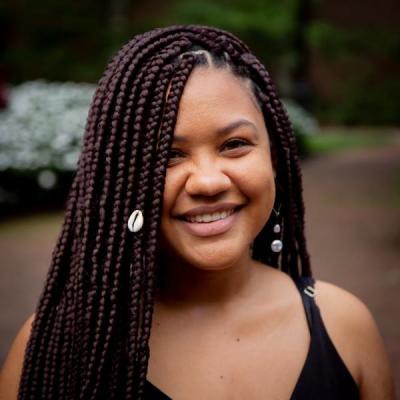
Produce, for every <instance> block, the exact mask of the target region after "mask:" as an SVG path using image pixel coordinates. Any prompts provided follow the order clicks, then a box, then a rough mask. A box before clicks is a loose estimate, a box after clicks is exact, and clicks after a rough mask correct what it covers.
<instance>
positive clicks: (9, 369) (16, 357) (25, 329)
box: [0, 314, 35, 400]
mask: <svg viewBox="0 0 400 400" xmlns="http://www.w3.org/2000/svg"><path fill="white" fill-rule="evenodd" d="M34 317H35V315H34V314H32V315H31V316H30V317H29V318H28V319H27V320H26V321H25V323H24V324H23V326H22V327H21V329H20V330H19V332H18V334H17V336H16V337H15V339H14V341H13V343H12V345H11V347H10V350H9V352H8V354H7V357H6V360H5V361H4V364H3V367H2V369H1V372H0V399H2V400H13V399H16V398H17V395H18V386H19V380H20V377H21V372H22V365H23V361H24V355H25V348H26V344H27V342H28V340H29V336H30V333H31V326H32V322H33V319H34Z"/></svg>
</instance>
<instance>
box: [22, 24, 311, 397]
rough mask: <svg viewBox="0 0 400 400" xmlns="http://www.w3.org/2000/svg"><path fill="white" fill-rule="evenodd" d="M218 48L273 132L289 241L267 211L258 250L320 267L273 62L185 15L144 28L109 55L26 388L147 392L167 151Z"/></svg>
mask: <svg viewBox="0 0 400 400" xmlns="http://www.w3.org/2000/svg"><path fill="white" fill-rule="evenodd" d="M199 49H202V50H205V51H206V52H207V54H209V56H210V59H208V58H207V57H205V55H204V53H203V54H202V53H199V52H194V51H195V50H199ZM209 60H211V63H212V64H213V66H214V67H215V68H228V69H229V70H230V71H231V72H232V73H233V74H235V75H236V76H238V77H240V78H241V79H243V81H244V82H245V83H246V84H248V85H249V87H250V89H251V90H252V93H253V95H254V97H255V98H256V100H257V102H258V105H259V107H260V110H261V111H262V112H263V114H264V118H265V122H266V126H267V130H268V134H269V138H270V141H271V146H272V149H271V150H272V153H273V159H274V163H275V164H276V165H275V169H276V170H277V177H276V185H277V202H279V203H280V204H281V216H282V221H281V225H282V227H283V232H282V236H283V242H284V248H283V251H282V253H281V255H280V256H279V257H277V256H276V254H275V253H273V252H272V251H271V249H270V248H269V244H270V242H271V228H272V227H271V226H270V225H271V222H270V221H268V222H267V224H266V225H265V226H264V227H263V229H262V230H261V232H260V233H259V235H258V236H257V237H256V238H255V241H254V246H253V258H255V259H258V260H260V261H262V262H264V263H266V264H269V265H272V266H274V267H276V268H280V269H281V270H282V271H285V272H286V273H288V274H290V275H291V276H292V277H298V276H300V275H303V276H309V275H311V270H310V263H309V257H308V253H307V246H306V241H305V237H304V204H303V199H302V179H301V172H300V166H299V159H298V155H297V149H296V143H295V139H294V136H293V130H292V127H291V124H290V122H289V120H288V117H287V115H286V112H285V110H284V108H283V106H282V104H281V102H280V100H279V98H278V96H277V94H276V91H275V88H274V86H273V83H272V81H271V78H270V76H269V74H268V72H267V71H266V70H265V67H264V66H263V65H262V64H261V63H260V62H259V61H258V59H257V58H256V57H255V56H254V55H252V54H251V53H250V50H249V48H248V47H247V46H246V45H245V44H244V43H243V42H241V41H240V40H239V39H238V38H236V37H235V36H234V35H232V34H231V33H229V32H226V31H223V30H220V29H217V28H211V27H206V26H196V25H188V26H183V25H182V26H171V27H167V28H158V29H155V30H153V31H149V32H146V33H144V34H141V35H137V36H136V37H135V38H133V39H132V40H131V41H130V42H129V43H127V44H126V45H125V46H123V47H122V48H121V50H120V51H119V52H118V53H117V54H116V55H115V56H114V57H113V59H112V60H111V61H110V62H109V64H108V66H107V68H106V70H105V72H104V75H103V76H102V78H101V79H100V81H99V83H98V86H97V89H96V92H95V94H94V97H93V101H92V104H91V107H90V110H89V114H88V119H87V124H86V129H85V135H84V142H83V147H82V152H81V156H80V158H79V162H78V168H77V171H76V174H75V177H74V180H73V183H72V186H71V189H70V193H69V197H68V201H67V207H66V213H65V220H64V224H63V226H62V230H61V233H60V236H59V238H58V241H57V245H56V247H55V249H54V251H53V254H52V262H51V266H50V269H49V272H48V276H47V279H46V283H45V286H44V289H43V292H42V295H41V297H40V299H39V302H38V305H37V309H36V314H35V319H34V322H33V325H32V333H31V336H30V339H29V342H28V345H27V348H26V351H25V359H24V366H23V371H22V376H21V381H20V387H19V399H39V398H40V399H53V398H57V399H78V398H79V399H141V398H143V395H144V388H145V382H146V374H147V367H148V360H149V356H150V349H149V337H150V331H151V324H152V315H153V306H154V296H155V289H156V287H157V284H158V281H159V276H160V268H161V267H160V266H161V262H160V260H159V257H158V256H159V253H158V249H159V246H158V233H159V228H160V223H161V215H162V201H163V192H164V185H165V176H166V168H167V163H168V158H169V151H170V147H171V143H172V139H173V133H174V129H175V124H176V118H177V114H178V108H179V102H180V99H181V96H182V93H183V90H184V87H185V85H186V82H187V80H188V78H189V76H190V74H191V72H192V71H193V69H194V68H196V67H202V68H204V67H209V65H208V64H209ZM167 93H168V95H167ZM135 209H139V210H142V212H143V214H144V219H145V224H144V226H143V228H142V229H141V230H140V231H139V232H137V233H135V234H133V233H131V232H130V231H129V230H128V229H127V220H128V218H129V215H130V214H131V213H132V211H133V210H135Z"/></svg>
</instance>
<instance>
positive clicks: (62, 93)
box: [0, 80, 318, 172]
mask: <svg viewBox="0 0 400 400" xmlns="http://www.w3.org/2000/svg"><path fill="white" fill-rule="evenodd" d="M94 90H95V86H94V85H91V84H83V83H73V82H65V83H55V82H53V83H50V82H45V81H40V80H39V81H32V82H26V83H23V84H21V85H19V86H16V87H14V88H11V90H10V98H9V107H8V108H7V109H6V110H5V111H2V112H0V171H5V170H8V169H10V170H19V171H26V172H29V171H30V172H34V171H43V170H50V171H51V170H53V171H66V172H68V171H73V170H74V169H75V168H76V164H77V160H78V157H79V152H80V146H81V143H82V138H83V133H84V129H85V123H86V118H87V113H88V109H89V105H90V102H91V99H92V96H93V94H94ZM284 105H285V107H286V109H287V111H288V114H289V116H290V118H291V121H292V124H293V127H294V129H295V132H296V134H298V135H305V134H312V133H315V132H317V130H318V125H317V123H316V121H315V119H314V118H312V117H311V116H310V115H309V114H308V113H307V112H306V111H305V110H303V109H302V108H301V107H299V106H298V105H297V104H296V103H294V102H293V101H290V100H285V101H284Z"/></svg>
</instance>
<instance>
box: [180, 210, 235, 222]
mask: <svg viewBox="0 0 400 400" xmlns="http://www.w3.org/2000/svg"><path fill="white" fill-rule="evenodd" d="M233 212H234V210H233V209H232V210H229V211H222V212H215V213H213V214H204V215H196V216H195V217H186V218H185V219H186V220H187V221H190V222H211V221H217V220H219V219H224V218H226V217H229V215H232V214H233Z"/></svg>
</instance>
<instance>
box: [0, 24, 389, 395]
mask: <svg viewBox="0 0 400 400" xmlns="http://www.w3.org/2000/svg"><path fill="white" fill-rule="evenodd" d="M365 349H368V352H366V351H365ZM17 393H18V395H19V397H18V398H20V399H53V398H57V399H78V398H79V399H146V400H150V399H168V398H173V399H192V400H200V399H246V400H252V399H289V398H290V399H297V400H301V399H307V400H310V399H311V400H312V399H358V398H360V397H361V398H363V399H378V398H379V399H389V400H390V399H393V398H394V394H393V386H392V379H391V372H390V368H389V364H388V360H387V357H386V353H385V349H384V347H383V344H382V340H381V338H380V335H379V333H378V331H377V328H376V325H375V323H374V320H373V318H372V316H371V314H370V313H369V311H368V310H367V309H366V307H365V306H364V305H363V304H362V303H361V302H360V301H359V300H358V299H357V298H355V297H354V296H353V295H351V294H350V293H348V292H345V291H344V290H342V289H340V288H338V287H336V286H333V285H330V284H328V283H324V282H320V281H317V282H316V281H315V280H314V278H313V277H312V274H311V268H310V261H309V256H308V252H307V247H306V240H305V237H304V205H303V199H302V182H301V173H300V166H299V162H298V156H297V149H296V143H295V140H294V136H293V131H292V128H291V124H290V122H289V120H288V118H287V115H286V112H285V110H284V108H283V106H282V104H281V102H280V100H279V99H278V97H277V95H276V92H275V89H274V86H273V84H272V82H271V79H270V77H269V75H268V72H267V71H266V69H265V67H264V66H263V65H262V64H261V63H260V62H259V61H258V59H257V58H256V57H255V56H254V55H253V54H251V52H250V50H249V49H248V47H247V46H246V45H245V44H244V43H243V42H241V41H240V40H239V39H238V38H236V37H235V36H233V35H232V34H230V33H229V32H226V31H223V30H219V29H216V28H211V27H205V26H193V25H190V26H172V27H168V28H161V29H156V30H153V31H150V32H146V33H144V34H143V35H139V36H136V37H135V38H133V39H132V41H130V42H129V43H128V44H127V45H125V46H124V47H123V48H122V49H121V50H120V51H119V53H118V54H117V55H116V56H115V57H114V58H113V59H112V60H111V62H110V63H109V65H108V67H107V70H106V71H105V74H104V76H103V77H102V78H101V80H100V82H99V85H98V88H97V91H96V94H95V96H94V99H93V102H92V106H91V109H90V112H89V116H88V121H87V126H86V132H85V138H84V144H83V148H82V153H81V157H80V159H79V163H78V169H77V173H76V176H75V179H74V182H73V185H72V188H71V191H70V195H69V200H68V206H67V210H66V215H65V222H64V225H63V227H62V231H61V233H60V237H59V240H58V243H57V246H56V248H55V250H54V252H53V259H52V263H51V266H50V270H49V273H48V277H47V280H46V283H45V287H44V289H43V293H42V296H41V298H40V301H39V304H38V306H37V310H36V313H35V315H33V316H32V317H31V318H30V319H28V321H27V322H26V324H25V325H24V326H23V328H22V329H21V331H20V333H19V334H18V336H17V338H16V340H15V342H14V344H13V346H12V348H11V350H10V353H9V355H8V357H7V360H6V362H5V365H4V368H3V371H2V375H1V379H0V394H1V395H2V396H3V397H2V398H5V399H15V398H17Z"/></svg>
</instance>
